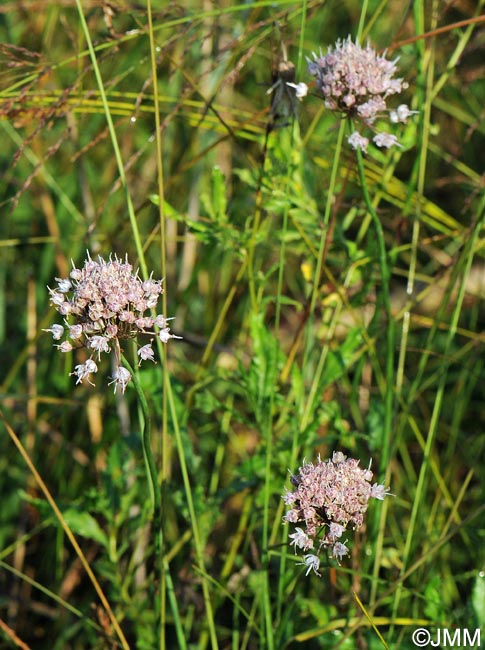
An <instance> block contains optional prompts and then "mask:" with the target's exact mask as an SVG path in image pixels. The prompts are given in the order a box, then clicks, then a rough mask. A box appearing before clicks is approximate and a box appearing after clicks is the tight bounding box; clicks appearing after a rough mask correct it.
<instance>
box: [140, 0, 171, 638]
mask: <svg viewBox="0 0 485 650" xmlns="http://www.w3.org/2000/svg"><path fill="white" fill-rule="evenodd" d="M147 17H148V39H149V42H150V68H151V74H152V81H153V106H154V110H155V143H156V151H157V185H158V198H159V201H158V211H159V224H160V260H161V272H162V277H163V278H165V277H166V276H167V246H166V232H167V231H166V220H165V212H164V204H165V200H164V198H165V197H164V194H165V193H164V174H163V146H162V145H163V142H162V127H161V122H160V106H159V93H158V72H157V55H156V46H155V38H154V28H153V16H152V3H151V0H147ZM162 312H163V313H164V314H166V313H167V295H166V293H165V292H164V293H163V294H162ZM157 348H158V353H159V355H160V358H161V359H162V360H163V393H162V400H163V404H162V439H161V449H160V452H161V458H162V461H161V462H162V485H163V484H164V483H165V481H166V480H167V477H168V472H169V468H168V446H169V441H168V426H167V412H168V408H167V391H166V384H167V350H166V348H165V346H163V345H162V343H161V341H160V340H159V339H157ZM160 499H161V502H160V513H162V512H163V503H162V502H163V491H162V492H161V496H160ZM163 526H164V521H163V517H162V515H161V514H160V535H161V536H162V542H163V539H164V536H163ZM159 552H160V553H161V554H162V555H163V554H164V549H163V545H162V544H161V545H160V548H159ZM165 581H166V572H165V571H162V572H161V574H160V576H159V582H160V585H159V596H160V602H159V608H160V613H159V616H160V621H161V625H162V628H161V631H160V640H159V644H160V650H164V648H165V647H166V641H165V624H164V622H165V621H166V619H167V617H166V584H165ZM172 591H173V590H172ZM174 605H176V602H174V603H172V609H173V606H174ZM176 620H177V621H179V617H178V608H177V614H176ZM177 627H178V626H177ZM177 631H178V630H177Z"/></svg>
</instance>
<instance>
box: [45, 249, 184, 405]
mask: <svg viewBox="0 0 485 650" xmlns="http://www.w3.org/2000/svg"><path fill="white" fill-rule="evenodd" d="M56 280H57V287H56V289H50V288H49V293H50V297H51V303H52V304H53V305H54V307H55V309H56V310H57V311H58V312H59V313H60V314H61V315H62V316H65V319H64V324H65V326H63V325H57V324H56V325H53V326H52V327H50V328H49V329H48V330H46V331H48V332H51V333H52V337H53V339H54V340H55V341H58V340H60V339H61V338H62V337H63V335H64V333H65V332H67V338H66V340H64V341H63V342H62V343H61V344H60V345H57V347H58V348H59V349H60V350H61V352H70V351H71V350H73V349H75V348H80V347H84V348H85V349H86V350H87V351H88V353H89V358H88V359H87V360H86V361H85V362H84V363H82V364H79V365H77V366H76V367H75V369H74V372H72V373H71V374H73V375H76V376H77V382H76V383H80V382H82V381H83V380H84V379H86V380H87V381H88V382H89V383H92V382H91V380H90V376H91V375H92V374H93V373H95V372H96V371H97V369H98V368H97V365H96V363H95V361H94V359H93V357H96V360H97V361H98V362H99V361H100V360H101V355H102V354H110V353H111V352H112V351H113V353H114V355H115V365H116V369H115V371H114V373H113V379H112V381H111V382H110V383H114V384H115V390H116V389H117V388H118V387H120V388H121V390H122V391H123V392H124V391H125V388H126V385H127V384H128V382H129V381H130V379H131V375H130V373H129V372H128V370H126V368H124V367H123V366H122V365H121V346H120V341H121V340H123V339H136V338H137V337H138V336H139V335H144V334H149V335H152V336H159V338H160V340H161V341H162V343H166V342H167V341H168V340H169V339H171V338H180V337H178V336H177V337H176V336H174V335H173V334H171V333H170V327H169V325H168V321H169V320H170V319H168V318H165V317H164V316H163V315H162V314H158V315H154V316H152V315H150V310H151V309H154V308H155V307H156V305H157V301H158V298H159V296H160V294H162V293H163V288H162V285H161V281H159V280H154V279H153V278H152V277H151V276H150V278H149V279H148V280H142V279H141V278H139V277H138V272H134V271H133V267H132V266H131V264H129V263H128V259H127V258H125V261H124V262H123V261H122V260H120V259H118V258H117V257H116V255H115V256H114V257H113V256H110V258H109V260H108V261H105V260H104V259H103V258H101V257H99V258H98V261H93V260H92V259H91V258H90V256H89V254H88V256H87V259H86V260H85V262H84V266H83V268H82V269H78V268H76V267H75V266H74V264H73V268H72V271H71V273H70V274H69V278H68V279H61V278H56ZM138 355H139V357H140V363H141V361H143V360H147V359H148V360H150V361H153V360H154V359H153V350H152V348H151V344H148V345H144V346H142V347H141V348H140V349H139V352H138Z"/></svg>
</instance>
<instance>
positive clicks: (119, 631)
mask: <svg viewBox="0 0 485 650" xmlns="http://www.w3.org/2000/svg"><path fill="white" fill-rule="evenodd" d="M0 418H1V419H2V420H3V423H4V425H5V428H6V429H7V433H8V435H9V436H10V438H11V439H12V442H13V443H14V445H15V446H16V447H17V449H18V451H19V453H20V455H21V456H22V458H23V459H24V461H25V463H26V464H27V467H28V468H29V470H30V471H31V473H32V475H33V476H34V478H35V480H36V481H37V484H38V485H39V488H40V489H41V491H42V493H43V495H44V496H45V498H46V499H47V501H48V503H49V505H50V506H51V508H52V510H53V511H54V514H55V516H56V517H57V520H58V521H59V523H60V524H61V526H62V529H63V531H64V533H65V534H66V537H67V538H68V540H69V541H70V542H71V544H72V546H73V548H74V550H75V552H76V555H77V556H78V558H79V560H80V562H81V564H82V567H83V569H84V570H85V571H86V573H87V575H88V578H89V579H90V580H91V584H92V585H93V587H94V589H95V591H96V593H97V594H98V596H99V600H100V601H101V604H102V605H103V607H104V609H105V611H106V613H107V615H108V617H109V620H110V621H111V625H112V626H113V629H114V631H115V632H116V635H117V636H118V639H119V640H120V643H121V646H122V648H123V650H130V646H129V645H128V641H127V640H126V637H125V635H124V633H123V630H122V629H121V627H120V624H119V622H118V619H117V618H116V616H115V614H114V612H113V610H112V609H111V605H110V604H109V602H108V599H107V598H106V596H105V594H104V591H103V590H102V588H101V585H100V584H99V582H98V579H97V578H96V576H95V575H94V571H93V570H92V569H91V566H90V564H89V562H88V560H87V558H86V556H85V555H84V552H83V550H82V549H81V547H80V546H79V544H78V542H77V539H76V538H75V537H74V534H73V532H72V530H71V529H70V528H69V524H68V523H67V521H66V520H65V519H64V516H63V514H62V512H61V511H60V509H59V507H58V506H57V503H56V502H55V499H54V497H53V496H52V494H51V492H50V490H49V488H48V487H47V485H46V483H45V482H44V480H43V478H42V476H41V475H40V474H39V472H38V471H37V468H36V467H35V465H34V463H33V462H32V460H31V458H30V456H29V454H28V453H27V450H26V449H25V447H24V446H23V444H22V441H21V440H20V438H19V437H18V436H17V434H16V433H15V431H14V430H13V429H12V427H11V426H10V424H9V423H8V421H7V419H6V417H5V415H4V414H3V411H1V410H0Z"/></svg>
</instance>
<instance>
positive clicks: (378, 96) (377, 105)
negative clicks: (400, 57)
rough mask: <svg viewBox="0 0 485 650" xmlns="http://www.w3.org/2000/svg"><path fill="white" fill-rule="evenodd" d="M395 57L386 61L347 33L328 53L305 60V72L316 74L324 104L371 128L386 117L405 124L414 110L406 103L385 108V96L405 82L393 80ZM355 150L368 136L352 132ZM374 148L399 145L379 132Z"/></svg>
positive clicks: (393, 138)
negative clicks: (354, 40)
mask: <svg viewBox="0 0 485 650" xmlns="http://www.w3.org/2000/svg"><path fill="white" fill-rule="evenodd" d="M396 63H397V59H395V60H394V61H388V60H387V59H386V58H385V56H379V55H378V54H377V52H376V51H375V50H374V49H373V48H372V47H371V46H370V45H369V44H368V45H367V46H366V47H365V48H363V47H361V46H360V45H358V43H353V42H352V40H351V38H350V36H349V37H348V38H347V39H346V40H344V41H341V40H338V41H337V43H336V44H335V47H334V48H331V47H330V48H328V51H327V54H326V55H325V56H323V55H322V54H320V56H317V55H316V54H313V60H308V71H309V72H310V74H312V75H313V76H314V77H315V80H316V86H317V88H318V90H319V91H320V92H321V93H322V95H323V97H324V100H325V106H326V107H327V108H328V109H330V110H332V111H337V112H339V113H343V114H345V115H347V116H348V117H351V118H355V119H356V120H358V121H361V122H362V123H363V124H364V125H365V126H367V127H371V128H373V126H374V123H375V122H376V120H377V119H378V118H388V119H389V120H390V122H391V123H399V122H401V123H405V122H406V121H407V119H408V117H409V116H410V115H412V114H413V113H414V111H411V110H409V108H408V107H407V106H406V104H401V105H400V106H399V107H398V108H397V109H396V110H393V111H390V110H389V109H388V108H387V99H388V97H390V96H391V95H397V94H399V93H400V92H401V91H402V90H403V89H405V88H407V87H408V84H407V83H406V82H405V81H403V79H395V78H394V74H395V73H396V70H397V67H396ZM348 142H349V144H351V145H352V147H353V148H354V149H361V150H362V151H364V152H365V151H366V150H367V146H368V144H369V139H368V138H367V137H365V136H363V135H361V134H360V133H359V132H358V131H354V132H353V133H352V134H351V135H350V136H349V139H348ZM373 142H374V144H375V145H376V146H377V147H386V148H388V147H392V146H393V145H399V142H398V140H397V138H396V136H395V135H393V134H391V133H388V132H385V131H380V132H377V133H376V134H375V135H374V137H373Z"/></svg>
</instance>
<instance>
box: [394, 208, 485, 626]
mask: <svg viewBox="0 0 485 650" xmlns="http://www.w3.org/2000/svg"><path fill="white" fill-rule="evenodd" d="M484 220H485V196H484V197H483V198H482V201H481V207H480V212H479V218H478V219H477V221H476V223H475V224H474V228H473V231H472V234H471V237H470V239H469V240H467V241H466V242H465V247H464V250H463V259H464V270H463V275H462V279H461V282H460V285H459V288H458V295H457V299H456V303H455V306H454V309H453V314H452V317H451V323H450V328H449V330H448V332H447V336H446V339H445V344H444V349H443V364H442V366H441V368H440V371H441V374H440V378H439V382H438V387H437V390H436V397H435V400H434V405H433V412H432V414H431V419H430V423H429V427H428V433H427V436H426V444H425V448H424V451H423V462H422V464H421V469H420V472H419V476H418V484H417V486H416V493H415V497H414V500H413V507H412V510H411V516H410V520H409V526H408V529H407V535H406V543H405V546H404V551H403V556H402V569H401V575H402V574H404V573H405V571H406V567H407V564H408V561H409V557H410V554H411V548H412V545H413V540H414V533H415V530H416V527H417V525H418V512H419V509H420V507H421V504H422V502H423V500H424V494H425V485H426V478H427V473H428V468H429V465H430V462H431V451H432V448H433V443H434V439H435V434H436V431H437V427H438V420H439V415H440V412H441V407H442V405H443V399H444V394H445V388H446V382H447V380H448V370H449V367H450V364H451V359H450V356H449V351H450V347H451V344H452V342H453V340H454V338H455V336H456V330H457V327H458V321H459V318H460V315H461V312H462V307H463V300H464V297H465V287H466V280H467V277H468V275H469V273H470V269H471V266H472V262H473V257H474V253H475V251H476V249H477V240H478V237H479V234H480V232H481V230H482V227H483V222H484ZM401 593H402V583H400V584H399V587H398V589H397V590H396V593H395V595H394V602H393V616H396V614H397V611H398V608H399V603H400V599H401Z"/></svg>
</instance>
